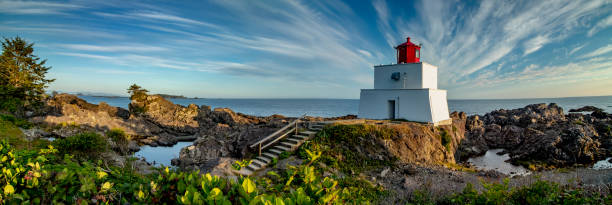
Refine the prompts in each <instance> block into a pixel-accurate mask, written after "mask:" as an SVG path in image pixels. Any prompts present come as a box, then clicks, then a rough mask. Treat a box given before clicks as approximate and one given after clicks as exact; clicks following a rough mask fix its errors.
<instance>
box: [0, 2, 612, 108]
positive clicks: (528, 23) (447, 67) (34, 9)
mask: <svg viewBox="0 0 612 205" xmlns="http://www.w3.org/2000/svg"><path fill="white" fill-rule="evenodd" d="M0 35H1V36H4V37H14V36H17V35H19V36H21V37H23V38H26V39H27V40H29V41H32V42H34V43H35V49H36V53H37V54H38V55H39V56H40V57H42V58H47V59H48V65H50V66H52V67H53V69H52V70H51V71H50V73H49V74H48V75H49V76H50V77H52V78H56V79H57V80H56V81H55V82H54V83H53V84H52V85H51V86H50V88H49V90H60V91H66V92H95V93H108V94H117V95H126V94H125V89H126V88H127V87H128V86H129V85H131V84H133V83H137V84H139V85H141V86H143V87H145V88H147V89H149V90H150V91H152V92H154V93H167V94H180V95H185V96H197V97H208V98H359V91H360V89H362V88H372V87H373V68H372V66H373V65H378V64H389V63H391V62H394V61H395V51H394V49H393V48H392V46H394V45H397V44H400V43H402V42H404V41H405V38H406V36H410V37H411V38H412V39H413V41H414V42H417V43H422V44H423V48H422V50H421V52H422V54H421V56H422V61H425V62H428V63H431V64H434V65H437V66H438V67H439V71H438V73H439V76H438V82H439V87H440V88H442V89H447V90H448V96H449V98H451V99H466V98H485V99H486V98H530V97H565V96H592V95H612V5H611V4H610V1H606V0H585V1H576V0H572V1H450V0H439V1H436V0H424V1H385V0H374V1H361V0H358V1H346V2H342V1H325V0H322V1H317V0H309V1H294V0H287V1H272V0H266V1H238V0H232V1H227V0H214V1H146V2H139V1H114V0H109V1H57V2H56V1H53V2H52V1H44V2H41V1H37V2H34V1H5V0H0Z"/></svg>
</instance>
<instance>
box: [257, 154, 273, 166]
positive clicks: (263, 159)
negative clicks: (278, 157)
mask: <svg viewBox="0 0 612 205" xmlns="http://www.w3.org/2000/svg"><path fill="white" fill-rule="evenodd" d="M255 159H258V160H260V161H263V162H265V163H266V164H269V163H270V162H271V161H272V159H270V158H267V157H264V156H263V155H262V156H259V157H257V158H255Z"/></svg>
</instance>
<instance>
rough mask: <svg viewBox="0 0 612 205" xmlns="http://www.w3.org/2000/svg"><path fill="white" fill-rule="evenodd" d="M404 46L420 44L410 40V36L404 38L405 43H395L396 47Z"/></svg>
mask: <svg viewBox="0 0 612 205" xmlns="http://www.w3.org/2000/svg"><path fill="white" fill-rule="evenodd" d="M404 46H416V47H420V46H418V45H416V44H414V43H412V42H410V37H407V38H406V42H405V43H402V44H399V45H397V47H404Z"/></svg>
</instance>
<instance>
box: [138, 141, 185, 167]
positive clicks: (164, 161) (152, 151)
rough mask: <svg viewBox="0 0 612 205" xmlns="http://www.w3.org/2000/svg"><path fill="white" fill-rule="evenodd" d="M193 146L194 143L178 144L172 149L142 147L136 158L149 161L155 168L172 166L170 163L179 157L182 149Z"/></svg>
mask: <svg viewBox="0 0 612 205" xmlns="http://www.w3.org/2000/svg"><path fill="white" fill-rule="evenodd" d="M192 144H193V142H178V143H176V144H175V145H174V146H172V147H162V146H158V147H151V146H149V145H145V146H142V147H140V151H138V152H136V153H134V156H136V157H143V158H145V159H146V160H147V162H149V163H152V164H154V165H155V166H159V165H164V166H171V163H170V161H171V160H172V159H174V158H178V157H179V153H180V152H181V149H182V148H183V147H187V146H189V145H192Z"/></svg>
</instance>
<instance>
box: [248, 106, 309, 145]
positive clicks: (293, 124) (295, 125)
mask: <svg viewBox="0 0 612 205" xmlns="http://www.w3.org/2000/svg"><path fill="white" fill-rule="evenodd" d="M304 116H306V114H304V115H302V116H300V117H298V118H297V119H295V120H294V121H293V122H291V123H289V124H287V125H285V126H284V127H282V128H281V129H279V130H277V131H276V132H274V133H272V134H270V135H268V136H267V137H265V138H263V139H261V140H259V141H257V142H256V143H254V144H252V145H251V146H249V147H250V148H251V149H254V148H256V147H259V154H260V155H261V150H262V149H265V148H266V147H268V146H270V145H272V144H274V143H276V142H277V141H279V140H281V139H282V138H284V137H285V136H287V135H288V134H289V133H291V132H293V131H294V130H295V133H296V134H297V131H298V126H299V123H300V120H301V119H302V118H304ZM289 128H291V129H289ZM287 129H289V130H288V131H287V132H286V133H284V134H282V135H280V136H279V137H277V138H276V139H274V140H273V141H271V142H269V143H267V144H266V145H264V146H262V144H263V143H264V142H266V141H268V140H270V139H272V138H273V137H274V136H276V135H278V134H280V133H283V131H285V130H287Z"/></svg>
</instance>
